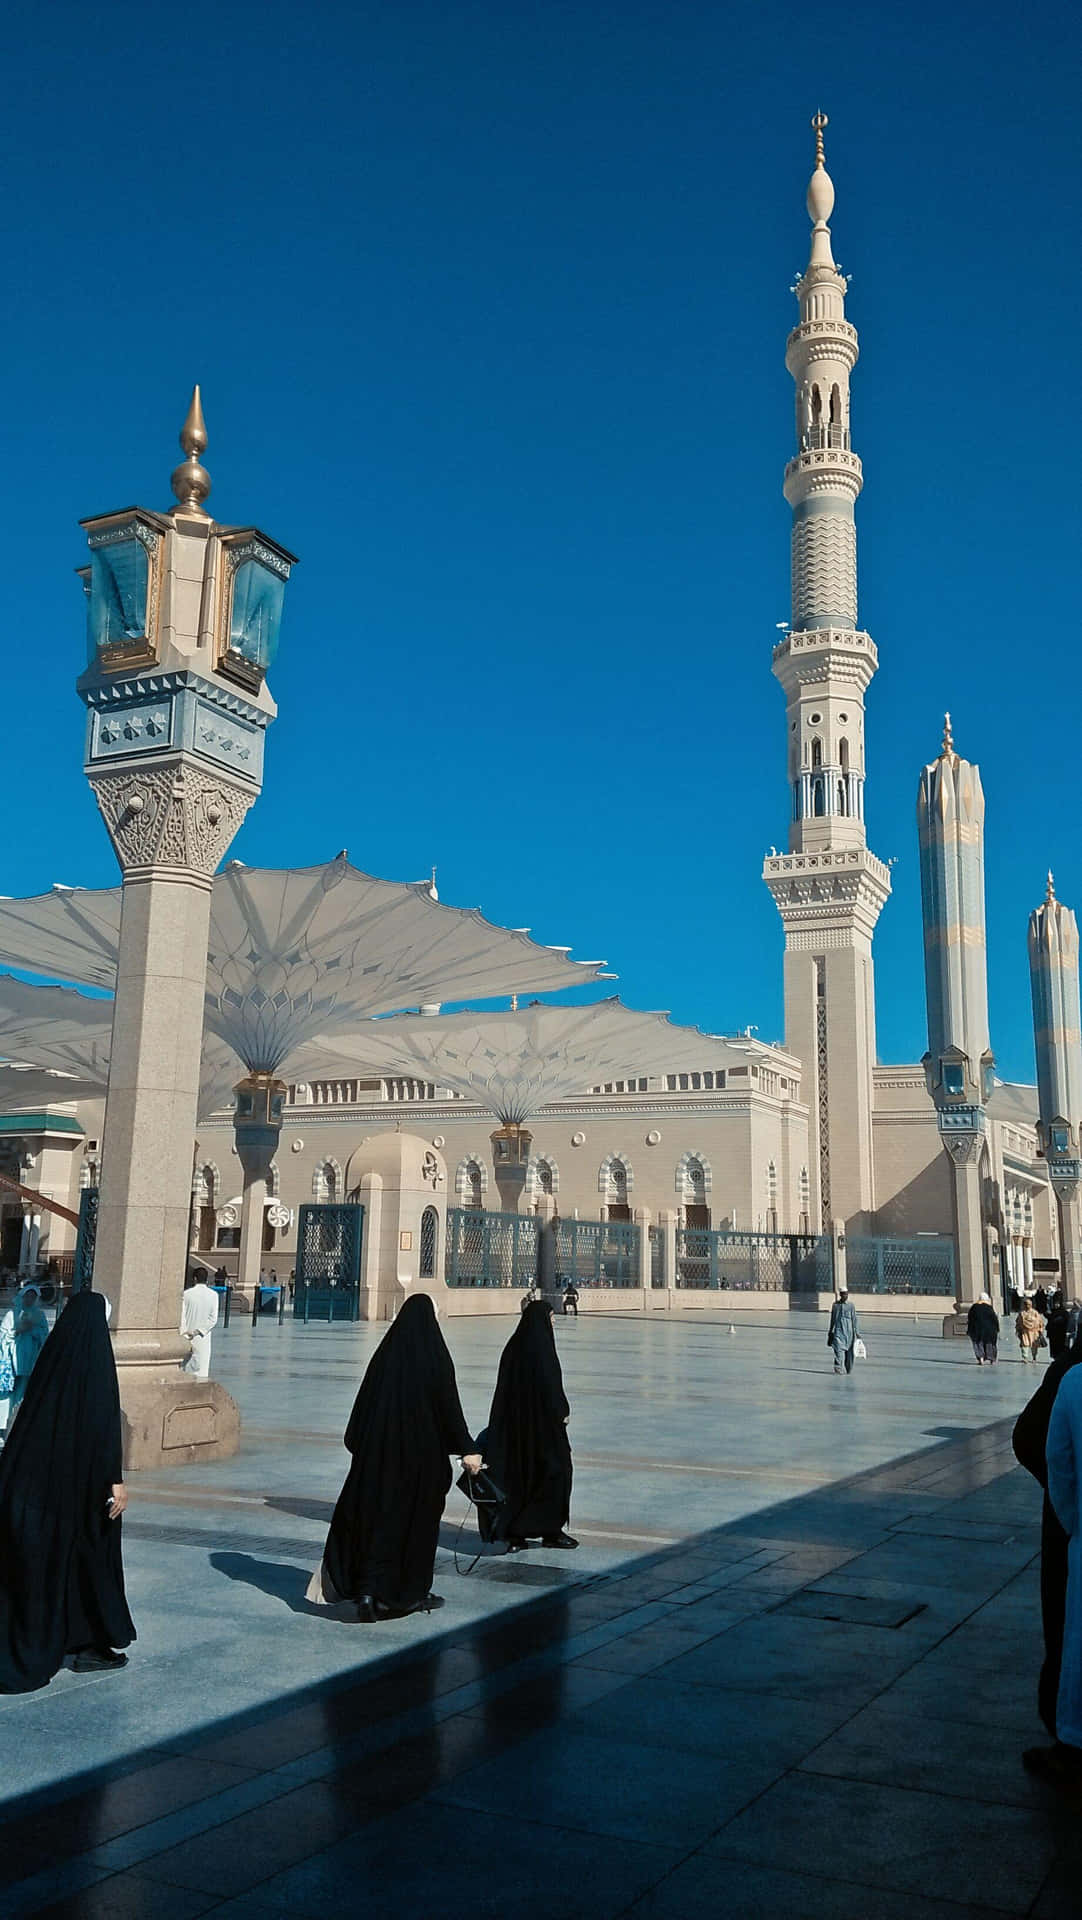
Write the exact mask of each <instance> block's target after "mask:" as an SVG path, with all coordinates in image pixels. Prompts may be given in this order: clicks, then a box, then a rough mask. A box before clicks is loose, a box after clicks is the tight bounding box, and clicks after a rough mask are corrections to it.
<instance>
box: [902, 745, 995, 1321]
mask: <svg viewBox="0 0 1082 1920" xmlns="http://www.w3.org/2000/svg"><path fill="white" fill-rule="evenodd" d="M917 826H918V830H919V835H920V890H921V908H922V914H923V920H924V979H925V988H926V993H927V1000H928V1051H927V1053H926V1054H925V1056H924V1060H923V1063H922V1064H923V1066H924V1073H925V1080H926V1082H927V1086H928V1092H929V1093H930V1094H931V1097H932V1099H933V1101H934V1102H935V1108H936V1116H937V1119H938V1123H939V1137H940V1140H941V1141H942V1143H943V1147H944V1150H945V1152H946V1154H947V1157H948V1159H949V1161H950V1164H951V1174H952V1183H953V1197H954V1217H955V1233H956V1245H957V1252H958V1306H959V1307H960V1308H961V1307H967V1306H969V1305H970V1304H971V1303H972V1302H973V1301H974V1300H976V1299H977V1298H978V1296H979V1295H980V1294H981V1293H983V1292H984V1291H985V1288H986V1286H987V1277H986V1272H985V1254H984V1230H983V1215H982V1208H981V1180H982V1161H983V1160H984V1158H985V1156H986V1133H987V1119H986V1113H985V1108H986V1105H987V1101H988V1096H989V1094H990V1093H991V1090H992V1086H993V1083H994V1076H995V1061H994V1059H993V1057H992V1053H991V1050H990V1047H989V1040H988V970H987V960H986V952H985V930H984V792H983V790H982V787H981V776H980V772H979V770H978V768H977V767H976V766H974V765H973V764H972V763H971V762H970V761H968V760H963V759H962V758H961V757H960V755H959V754H957V753H955V751H954V741H953V738H952V735H951V724H950V714H947V716H946V722H945V725H944V731H943V746H942V750H941V752H940V755H939V758H938V759H937V760H933V761H932V762H931V764H930V765H929V766H927V767H925V769H924V771H923V773H922V774H921V777H920V787H919V790H918V794H917ZM953 1321H954V1316H953V1315H951V1316H949V1317H948V1321H947V1322H946V1323H945V1326H944V1331H945V1332H946V1331H948V1330H951V1329H952V1326H953Z"/></svg>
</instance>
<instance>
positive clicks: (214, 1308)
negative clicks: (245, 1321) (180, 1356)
mask: <svg viewBox="0 0 1082 1920" xmlns="http://www.w3.org/2000/svg"><path fill="white" fill-rule="evenodd" d="M217 1325H218V1295H217V1294H216V1293H215V1291H214V1288H213V1287H212V1286H211V1285H210V1276H209V1274H208V1273H207V1269H206V1268H205V1267H193V1268H192V1270H191V1272H190V1273H189V1275H188V1278H187V1280H186V1282H185V1285H184V1298H183V1299H182V1301H181V1303H180V1331H181V1333H186V1334H187V1336H188V1338H189V1340H190V1341H191V1350H190V1352H189V1354H188V1357H187V1359H186V1360H182V1361H181V1363H180V1364H181V1368H182V1371H183V1372H184V1373H194V1374H195V1376H196V1378H197V1379H199V1380H207V1379H209V1378H210V1336H211V1334H212V1333H213V1332H214V1329H215V1327H216V1326H217Z"/></svg>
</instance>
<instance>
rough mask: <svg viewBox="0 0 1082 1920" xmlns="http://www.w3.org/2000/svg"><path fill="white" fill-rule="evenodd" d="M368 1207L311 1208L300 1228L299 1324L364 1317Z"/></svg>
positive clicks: (295, 1300)
mask: <svg viewBox="0 0 1082 1920" xmlns="http://www.w3.org/2000/svg"><path fill="white" fill-rule="evenodd" d="M363 1245H364V1208H363V1207H361V1206H357V1205H355V1204H353V1203H350V1204H348V1205H345V1206H307V1207H302V1208H301V1210H300V1220H299V1223H298V1227H297V1269H296V1285H295V1288H294V1293H293V1314H294V1318H295V1319H297V1320H306V1321H307V1320H356V1319H357V1318H358V1317H359V1314H360V1298H361V1250H362V1247H363Z"/></svg>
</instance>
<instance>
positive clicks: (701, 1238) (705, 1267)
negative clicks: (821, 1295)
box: [676, 1227, 831, 1293]
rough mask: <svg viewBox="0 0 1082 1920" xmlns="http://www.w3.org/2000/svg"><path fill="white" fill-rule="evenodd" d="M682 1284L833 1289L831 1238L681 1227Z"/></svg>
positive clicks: (745, 1289) (736, 1289) (746, 1289)
mask: <svg viewBox="0 0 1082 1920" xmlns="http://www.w3.org/2000/svg"><path fill="white" fill-rule="evenodd" d="M676 1285H677V1286H678V1287H688V1288H705V1287H716V1288H718V1289H725V1290H728V1291H731V1292H733V1293H795V1292H800V1291H809V1292H812V1291H815V1292H817V1291H820V1290H823V1291H829V1289H830V1285H831V1260H830V1241H829V1239H828V1238H827V1237H826V1236H825V1235H824V1236H822V1237H820V1238H814V1237H812V1236H806V1235H803V1234H787V1233H737V1232H731V1231H729V1232H727V1231H725V1230H723V1229H719V1228H713V1227H678V1228H677V1230H676Z"/></svg>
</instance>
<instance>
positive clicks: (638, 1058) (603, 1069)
mask: <svg viewBox="0 0 1082 1920" xmlns="http://www.w3.org/2000/svg"><path fill="white" fill-rule="evenodd" d="M321 1045H325V1046H326V1049H327V1053H328V1056H330V1055H331V1054H332V1053H333V1055H334V1057H335V1060H336V1061H350V1062H352V1065H353V1069H354V1071H356V1069H357V1068H358V1067H360V1066H366V1067H369V1068H371V1069H372V1071H373V1072H397V1073H416V1074H418V1075H420V1076H421V1078H423V1079H426V1080H432V1081H435V1082H436V1083H437V1085H439V1086H443V1087H451V1088H453V1090H454V1092H455V1093H459V1094H463V1095H464V1096H465V1097H466V1098H467V1099H471V1100H476V1101H477V1103H478V1105H479V1106H481V1107H484V1108H485V1110H486V1111H487V1112H488V1113H491V1114H494V1115H495V1116H496V1118H497V1119H498V1120H499V1121H500V1122H501V1124H502V1125H504V1126H523V1125H524V1124H525V1122H526V1121H527V1120H529V1119H530V1117H531V1115H533V1114H535V1113H536V1112H537V1111H538V1109H539V1108H540V1107H543V1106H545V1105H547V1104H548V1102H549V1101H550V1100H562V1099H565V1098H566V1097H567V1096H568V1095H569V1094H574V1093H585V1092H586V1091H587V1090H588V1089H589V1088H590V1087H591V1086H594V1085H596V1084H597V1082H598V1081H599V1080H600V1081H604V1080H623V1079H630V1078H631V1077H632V1076H636V1077H637V1076H638V1075H640V1074H656V1073H674V1072H678V1071H686V1070H689V1069H698V1068H702V1067H713V1066H724V1065H725V1064H726V1061H727V1060H728V1059H729V1058H730V1056H731V1051H732V1043H731V1042H729V1041H726V1040H723V1039H722V1038H721V1037H720V1036H719V1035H716V1034H709V1033H703V1032H702V1031H701V1030H700V1028H698V1027H679V1026H675V1025H674V1024H673V1022H672V1021H671V1020H670V1019H669V1016H668V1014H667V1013H636V1012H635V1011H634V1010H633V1009H632V1008H631V1007H625V1006H624V1005H623V1004H622V1002H621V1001H620V1000H618V999H615V998H613V999H609V1000H594V1001H592V1002H591V1003H590V1004H589V1005H588V1006H584V1007H582V1006H580V1007H560V1006H546V1005H544V1004H542V1003H541V1002H537V1003H535V1004H534V1005H531V1006H528V1007H522V1008H519V1009H516V1010H514V1011H509V1012H503V1013H441V1014H439V1015H437V1016H436V1017H435V1018H426V1017H423V1016H422V1017H420V1018H416V1017H410V1016H401V1015H399V1016H397V1017H396V1018H394V1019H391V1020H374V1021H372V1022H371V1023H370V1024H369V1025H367V1026H364V1027H361V1028H358V1029H356V1030H355V1031H354V1032H352V1033H349V1034H336V1035H335V1036H334V1037H333V1039H332V1038H331V1037H330V1036H327V1037H326V1040H325V1041H322V1040H321V1041H316V1042H313V1043H312V1044H311V1045H310V1046H309V1047H308V1048H307V1049H306V1053H307V1054H308V1055H309V1056H311V1057H316V1056H318V1054H319V1051H320V1047H321Z"/></svg>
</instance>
